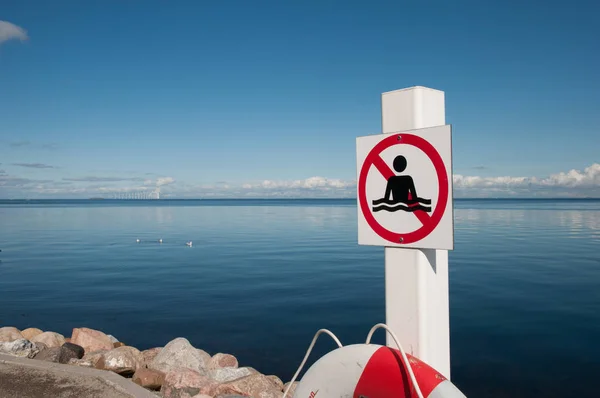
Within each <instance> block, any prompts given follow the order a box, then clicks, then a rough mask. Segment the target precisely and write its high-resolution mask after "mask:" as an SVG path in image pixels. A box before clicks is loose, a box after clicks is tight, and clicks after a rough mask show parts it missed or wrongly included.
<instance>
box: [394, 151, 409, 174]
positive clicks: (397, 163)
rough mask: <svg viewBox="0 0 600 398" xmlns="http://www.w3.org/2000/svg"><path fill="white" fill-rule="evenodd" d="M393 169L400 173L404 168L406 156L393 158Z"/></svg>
mask: <svg viewBox="0 0 600 398" xmlns="http://www.w3.org/2000/svg"><path fill="white" fill-rule="evenodd" d="M394 170H396V171H397V172H398V173H402V172H403V171H404V170H406V158H405V157H404V156H402V155H398V156H396V158H395V159H394Z"/></svg>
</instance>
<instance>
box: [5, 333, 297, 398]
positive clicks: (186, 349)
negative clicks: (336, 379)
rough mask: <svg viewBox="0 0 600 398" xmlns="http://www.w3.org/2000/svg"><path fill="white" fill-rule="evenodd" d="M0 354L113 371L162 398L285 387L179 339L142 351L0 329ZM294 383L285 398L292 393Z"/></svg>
mask: <svg viewBox="0 0 600 398" xmlns="http://www.w3.org/2000/svg"><path fill="white" fill-rule="evenodd" d="M0 354H7V355H13V356H17V357H22V358H30V359H35V360H40V361H50V362H57V363H62V364H69V365H73V366H84V367H90V368H96V369H101V370H106V371H111V372H114V373H117V374H119V375H121V376H122V377H124V378H128V379H130V380H131V382H132V383H136V384H138V385H140V386H142V387H144V388H146V389H148V390H150V391H153V392H154V393H155V394H156V395H157V396H159V397H164V398H235V397H252V398H282V397H283V393H284V391H285V389H286V388H287V387H288V384H289V383H286V384H284V383H283V381H281V379H279V378H278V377H277V376H274V375H263V374H261V373H260V372H258V371H257V370H256V369H254V368H251V367H249V366H243V367H240V366H239V364H238V360H237V359H236V358H235V357H234V356H233V355H231V354H226V353H215V354H213V355H211V354H209V353H207V352H206V351H204V350H202V349H198V348H195V347H193V346H192V345H191V344H190V342H189V341H188V340H187V339H185V338H183V337H178V338H176V339H174V340H172V341H170V342H169V343H168V344H166V345H165V346H164V347H154V348H151V349H148V350H143V351H140V350H138V349H137V348H135V347H132V346H128V345H126V344H124V343H122V342H120V341H119V340H117V339H116V338H115V337H113V336H111V335H108V334H105V333H103V332H101V331H99V330H94V329H90V328H85V327H82V328H74V329H73V332H72V334H71V337H68V338H65V337H64V336H63V335H61V334H59V333H55V332H50V331H46V332H44V331H42V330H40V329H36V328H28V329H24V330H22V331H21V330H19V329H17V328H15V327H10V326H7V327H0ZM296 384H297V382H294V385H293V386H292V388H291V389H290V391H289V393H288V395H287V396H286V398H291V397H292V396H293V394H294V390H295V388H296Z"/></svg>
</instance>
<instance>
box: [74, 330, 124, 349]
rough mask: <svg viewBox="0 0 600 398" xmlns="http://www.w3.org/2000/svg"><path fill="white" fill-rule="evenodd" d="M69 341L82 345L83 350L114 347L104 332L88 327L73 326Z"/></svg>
mask: <svg viewBox="0 0 600 398" xmlns="http://www.w3.org/2000/svg"><path fill="white" fill-rule="evenodd" d="M71 343H73V344H77V345H80V346H82V347H83V349H84V350H85V352H93V351H99V350H112V349H113V348H114V346H113V342H112V341H110V338H109V337H108V336H107V335H106V334H104V333H102V332H101V331H99V330H94V329H89V328H73V335H72V336H71Z"/></svg>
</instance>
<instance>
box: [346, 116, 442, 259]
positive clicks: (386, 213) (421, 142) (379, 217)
mask: <svg viewBox="0 0 600 398" xmlns="http://www.w3.org/2000/svg"><path fill="white" fill-rule="evenodd" d="M356 160H357V170H356V173H357V207H358V244H359V245H374V246H388V247H411V248H421V249H441V250H453V249H454V217H453V215H454V214H453V213H454V212H453V210H454V206H453V196H452V128H451V126H450V125H444V126H436V127H430V128H425V129H416V130H408V131H402V132H397V133H390V134H376V135H369V136H365V137H358V138H357V139H356Z"/></svg>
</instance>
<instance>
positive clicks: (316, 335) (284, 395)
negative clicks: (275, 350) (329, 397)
mask: <svg viewBox="0 0 600 398" xmlns="http://www.w3.org/2000/svg"><path fill="white" fill-rule="evenodd" d="M321 333H326V334H328V335H329V336H330V337H331V338H332V339H333V340H334V341H335V343H336V344H337V345H338V347H340V348H342V343H340V340H338V338H337V337H335V334H333V333H331V332H330V331H329V330H327V329H319V331H318V332H317V333H316V334H315V337H313V340H312V343H310V346H309V347H308V351H306V355H305V356H304V359H303V360H302V363H301V364H300V367H299V368H298V370H297V371H296V374H295V375H294V377H292V380H291V381H290V383H289V384H288V387H287V388H286V389H285V392H284V393H283V397H281V398H285V397H286V396H287V394H288V392H289V391H290V388H292V385H293V384H294V381H296V378H297V377H298V375H299V374H300V372H301V371H302V367H303V366H304V364H305V363H306V360H307V359H308V356H309V355H310V352H311V351H312V349H313V347H314V345H315V343H316V342H317V339H318V338H319V335H320V334H321ZM421 398H423V397H421Z"/></svg>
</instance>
